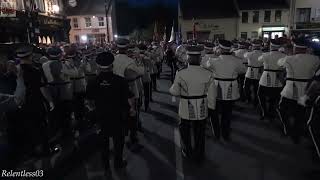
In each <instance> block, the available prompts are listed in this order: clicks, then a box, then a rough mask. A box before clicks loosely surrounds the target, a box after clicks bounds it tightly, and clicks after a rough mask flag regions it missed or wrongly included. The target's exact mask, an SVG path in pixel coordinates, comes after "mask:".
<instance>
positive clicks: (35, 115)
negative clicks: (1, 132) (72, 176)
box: [7, 108, 49, 158]
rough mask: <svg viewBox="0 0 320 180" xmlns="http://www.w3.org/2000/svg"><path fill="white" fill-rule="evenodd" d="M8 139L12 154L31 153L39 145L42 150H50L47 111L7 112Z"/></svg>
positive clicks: (18, 155)
mask: <svg viewBox="0 0 320 180" xmlns="http://www.w3.org/2000/svg"><path fill="white" fill-rule="evenodd" d="M7 118H8V141H9V144H10V147H11V148H12V155H14V156H17V157H18V158H19V157H20V155H23V154H30V153H33V152H34V151H35V148H36V147H37V146H38V145H41V146H42V151H43V152H44V153H47V152H48V151H49V138H48V134H47V123H46V119H45V118H46V117H45V112H44V111H42V112H41V110H40V108H39V112H31V111H30V110H27V109H26V110H18V111H15V112H10V113H7Z"/></svg>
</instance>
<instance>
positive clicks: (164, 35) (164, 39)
mask: <svg viewBox="0 0 320 180" xmlns="http://www.w3.org/2000/svg"><path fill="white" fill-rule="evenodd" d="M163 41H164V42H167V27H166V26H165V27H164V34H163Z"/></svg>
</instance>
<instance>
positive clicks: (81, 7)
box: [66, 0, 106, 16]
mask: <svg viewBox="0 0 320 180" xmlns="http://www.w3.org/2000/svg"><path fill="white" fill-rule="evenodd" d="M104 2H105V0H78V1H77V6H76V7H74V8H73V7H71V6H67V8H66V13H67V15H68V16H78V15H94V14H104V13H106V11H105V4H104Z"/></svg>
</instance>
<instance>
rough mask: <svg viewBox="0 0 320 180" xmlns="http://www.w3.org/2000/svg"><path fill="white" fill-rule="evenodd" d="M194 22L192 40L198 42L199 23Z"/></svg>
mask: <svg viewBox="0 0 320 180" xmlns="http://www.w3.org/2000/svg"><path fill="white" fill-rule="evenodd" d="M192 21H193V33H192V38H193V40H196V39H197V27H196V26H197V25H198V23H197V22H195V21H194V19H192Z"/></svg>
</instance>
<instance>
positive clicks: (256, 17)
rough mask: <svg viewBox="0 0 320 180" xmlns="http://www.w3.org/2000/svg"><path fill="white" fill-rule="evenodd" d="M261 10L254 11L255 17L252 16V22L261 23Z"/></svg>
mask: <svg viewBox="0 0 320 180" xmlns="http://www.w3.org/2000/svg"><path fill="white" fill-rule="evenodd" d="M259 14H260V13H259V11H253V18H252V22H253V23H259Z"/></svg>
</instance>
